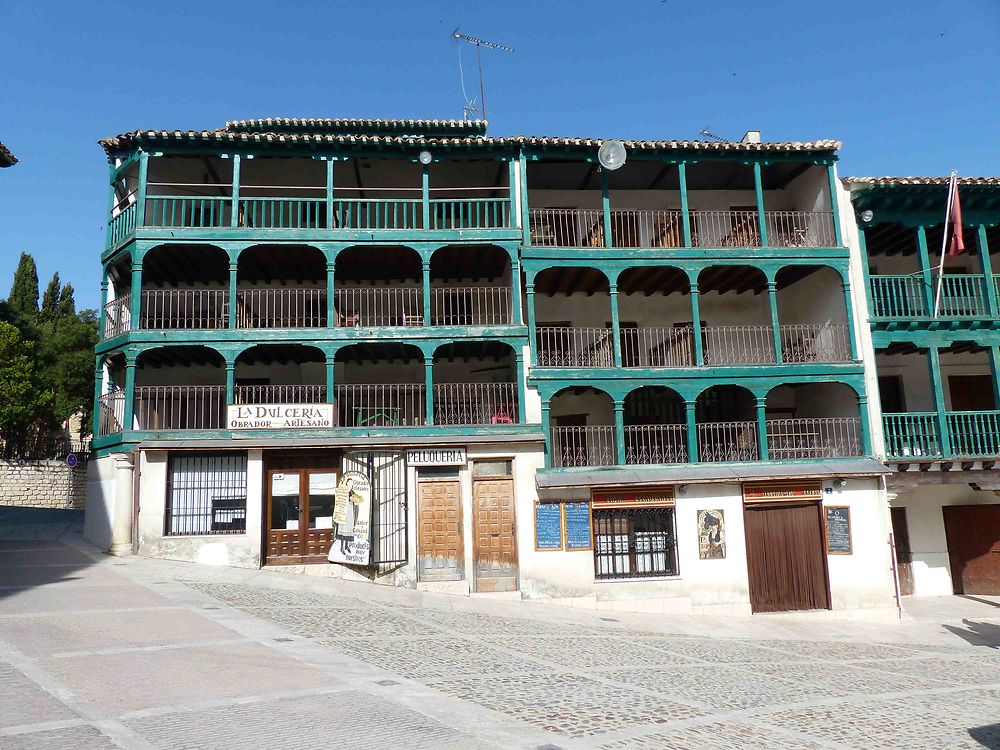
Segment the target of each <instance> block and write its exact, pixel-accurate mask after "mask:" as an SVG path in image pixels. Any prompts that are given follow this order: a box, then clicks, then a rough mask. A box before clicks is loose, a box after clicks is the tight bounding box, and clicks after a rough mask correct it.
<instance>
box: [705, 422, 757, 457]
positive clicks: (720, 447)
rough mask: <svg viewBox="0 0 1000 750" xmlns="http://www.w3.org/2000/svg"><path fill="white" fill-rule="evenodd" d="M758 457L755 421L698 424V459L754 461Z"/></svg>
mask: <svg viewBox="0 0 1000 750" xmlns="http://www.w3.org/2000/svg"><path fill="white" fill-rule="evenodd" d="M759 457H760V452H759V449H758V445H757V423H756V422H708V423H702V424H699V425H698V460H699V461H708V462H718V461H756V460H757V459H758V458H759Z"/></svg>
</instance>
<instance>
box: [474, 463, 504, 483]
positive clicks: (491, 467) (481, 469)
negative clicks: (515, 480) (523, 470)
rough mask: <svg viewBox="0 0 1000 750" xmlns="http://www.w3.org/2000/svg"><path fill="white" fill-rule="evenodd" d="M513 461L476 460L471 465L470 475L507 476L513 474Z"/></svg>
mask: <svg viewBox="0 0 1000 750" xmlns="http://www.w3.org/2000/svg"><path fill="white" fill-rule="evenodd" d="M513 465H514V462H513V461H476V462H475V463H474V464H473V465H472V476H473V477H475V478H477V479H478V478H481V477H509V476H512V475H513Z"/></svg>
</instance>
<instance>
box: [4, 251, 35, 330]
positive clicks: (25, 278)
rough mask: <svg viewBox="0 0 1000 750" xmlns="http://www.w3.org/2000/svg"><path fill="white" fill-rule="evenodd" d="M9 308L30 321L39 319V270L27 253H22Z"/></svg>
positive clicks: (8, 302) (8, 301)
mask: <svg viewBox="0 0 1000 750" xmlns="http://www.w3.org/2000/svg"><path fill="white" fill-rule="evenodd" d="M7 306H8V307H9V308H10V311H11V312H12V313H14V314H15V315H20V316H22V317H24V318H27V319H28V320H31V321H33V320H35V318H37V317H38V268H37V267H36V266H35V259H34V258H32V257H31V256H30V255H28V254H27V253H21V259H20V260H19V261H18V263H17V270H16V271H14V283H13V284H12V285H11V287H10V298H9V299H8V300H7Z"/></svg>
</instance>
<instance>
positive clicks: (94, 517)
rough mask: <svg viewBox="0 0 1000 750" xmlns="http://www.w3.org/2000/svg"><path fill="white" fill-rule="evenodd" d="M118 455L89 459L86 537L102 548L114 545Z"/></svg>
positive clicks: (85, 514)
mask: <svg viewBox="0 0 1000 750" xmlns="http://www.w3.org/2000/svg"><path fill="white" fill-rule="evenodd" d="M116 479H117V477H116V470H115V459H114V458H112V457H111V456H103V457H102V458H94V459H91V460H90V461H88V462H87V503H86V511H85V513H84V517H83V538H84V539H86V540H87V541H88V542H90V543H91V544H95V545H97V546H98V547H100V548H101V549H107V548H108V547H110V546H111V530H112V528H113V526H114V517H115V488H116Z"/></svg>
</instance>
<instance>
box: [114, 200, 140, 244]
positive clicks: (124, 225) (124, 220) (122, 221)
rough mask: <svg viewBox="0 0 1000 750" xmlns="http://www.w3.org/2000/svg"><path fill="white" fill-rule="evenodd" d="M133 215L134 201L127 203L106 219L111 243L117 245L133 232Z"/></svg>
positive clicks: (134, 213) (134, 214)
mask: <svg viewBox="0 0 1000 750" xmlns="http://www.w3.org/2000/svg"><path fill="white" fill-rule="evenodd" d="M135 216H136V208H135V203H129V204H128V205H126V206H125V207H124V208H122V209H121V210H120V211H119V212H118V213H117V214H115V215H114V216H112V217H111V218H110V219H109V220H108V227H109V229H110V235H111V236H110V240H111V245H117V244H118V243H119V242H121V241H122V240H124V239H125V238H127V237H129V236H130V235H131V234H132V233H133V232H135Z"/></svg>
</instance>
